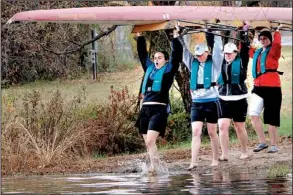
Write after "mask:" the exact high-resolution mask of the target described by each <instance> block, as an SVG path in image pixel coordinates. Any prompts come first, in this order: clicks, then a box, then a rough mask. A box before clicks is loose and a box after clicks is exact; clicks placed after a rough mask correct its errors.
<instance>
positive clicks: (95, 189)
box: [2, 171, 292, 195]
mask: <svg viewBox="0 0 293 195" xmlns="http://www.w3.org/2000/svg"><path fill="white" fill-rule="evenodd" d="M291 183H292V179H291V178H277V179H268V178H267V177H266V174H265V173H257V172H256V173H248V172H235V171H233V172H232V171H231V172H221V171H212V172H211V173H207V174H198V173H196V172H194V173H191V172H180V173H179V172H178V173H176V172H171V173H166V174H165V175H162V174H161V175H158V176H148V175H146V174H141V173H136V174H119V175H114V174H111V175H109V174H108V175H106V174H86V175H85V174H83V175H69V176H30V177H13V178H12V177H11V178H2V194H23V193H25V194H53V193H54V194H166V195H169V194H292V185H291Z"/></svg>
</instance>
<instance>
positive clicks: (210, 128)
mask: <svg viewBox="0 0 293 195" xmlns="http://www.w3.org/2000/svg"><path fill="white" fill-rule="evenodd" d="M208 134H209V136H210V138H214V137H215V136H217V124H211V125H209V124H208Z"/></svg>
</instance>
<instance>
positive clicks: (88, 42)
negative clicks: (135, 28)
mask: <svg viewBox="0 0 293 195" xmlns="http://www.w3.org/2000/svg"><path fill="white" fill-rule="evenodd" d="M116 28H117V25H113V26H111V27H109V28H108V29H107V30H106V31H101V33H100V34H98V35H97V36H96V37H94V38H93V39H92V40H89V41H87V42H85V43H83V44H82V45H79V47H78V48H76V49H73V50H68V51H63V52H56V51H53V50H51V49H48V48H46V47H44V46H43V45H40V46H41V47H42V48H43V49H44V50H45V51H48V52H51V53H53V54H55V55H66V54H71V53H74V52H79V51H81V50H82V49H83V48H84V47H85V46H87V45H89V44H91V43H93V42H95V41H97V40H99V39H100V38H102V37H104V36H107V35H109V34H110V33H111V32H113V31H114V30H115V29H116ZM70 42H72V41H70ZM72 43H73V42H72ZM74 44H77V43H74Z"/></svg>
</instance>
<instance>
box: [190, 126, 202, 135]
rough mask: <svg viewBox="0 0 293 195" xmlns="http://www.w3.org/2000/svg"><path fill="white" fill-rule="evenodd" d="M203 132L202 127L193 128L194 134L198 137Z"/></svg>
mask: <svg viewBox="0 0 293 195" xmlns="http://www.w3.org/2000/svg"><path fill="white" fill-rule="evenodd" d="M201 133H202V128H201V127H193V128H192V136H193V137H196V136H201Z"/></svg>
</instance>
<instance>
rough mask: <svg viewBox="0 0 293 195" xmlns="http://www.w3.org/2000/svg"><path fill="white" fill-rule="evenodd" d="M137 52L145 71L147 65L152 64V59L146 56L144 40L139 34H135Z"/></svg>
mask: <svg viewBox="0 0 293 195" xmlns="http://www.w3.org/2000/svg"><path fill="white" fill-rule="evenodd" d="M137 53H138V57H139V60H140V62H141V65H142V68H143V70H144V71H146V69H147V67H148V66H149V65H150V64H152V61H151V60H150V59H149V57H148V52H147V49H146V41H145V38H144V37H143V36H140V34H138V35H137Z"/></svg>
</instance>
